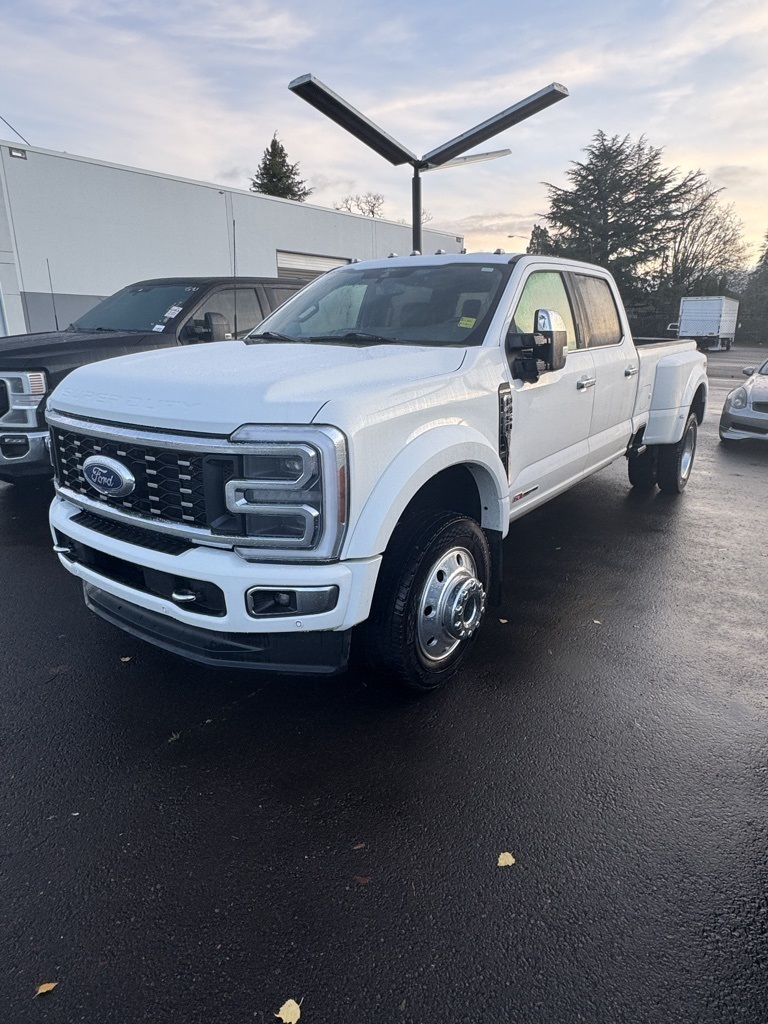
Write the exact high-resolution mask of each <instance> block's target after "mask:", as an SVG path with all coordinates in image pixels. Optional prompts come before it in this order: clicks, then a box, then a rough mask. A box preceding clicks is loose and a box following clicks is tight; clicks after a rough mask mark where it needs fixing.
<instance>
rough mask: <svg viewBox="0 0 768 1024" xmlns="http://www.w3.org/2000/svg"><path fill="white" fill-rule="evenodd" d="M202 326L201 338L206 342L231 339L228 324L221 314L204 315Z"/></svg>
mask: <svg viewBox="0 0 768 1024" xmlns="http://www.w3.org/2000/svg"><path fill="white" fill-rule="evenodd" d="M203 325H204V326H203V337H204V338H205V340H206V341H225V340H226V339H227V338H231V337H232V334H231V331H230V327H229V323H228V321H227V318H226V317H225V316H224V314H223V313H204V314H203Z"/></svg>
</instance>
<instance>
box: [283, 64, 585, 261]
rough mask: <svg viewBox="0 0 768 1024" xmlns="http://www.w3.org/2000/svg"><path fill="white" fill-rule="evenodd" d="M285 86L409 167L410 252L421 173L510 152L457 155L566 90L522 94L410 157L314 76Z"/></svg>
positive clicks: (417, 225)
mask: <svg viewBox="0 0 768 1024" xmlns="http://www.w3.org/2000/svg"><path fill="white" fill-rule="evenodd" d="M288 88H289V89H290V90H291V92H295V93H296V95H297V96H301V98H302V99H303V100H306V101H307V103H309V104H310V105H311V106H313V107H315V108H316V109H317V110H319V111H320V112H321V113H322V114H325V116H326V117H329V118H330V119H331V121H335V122H336V124H338V125H341V127H342V128H345V129H346V130H347V131H348V132H349V133H350V134H351V135H354V136H355V138H356V139H359V140H360V141H361V142H364V143H365V145H366V146H370V148H371V149H372V150H373V151H374V152H375V153H378V154H379V156H383V157H384V159H385V160H388V161H389V162H390V163H391V164H394V165H395V166H396V167H397V166H399V165H400V164H410V165H411V167H413V180H412V183H411V209H412V217H413V228H412V232H413V248H414V251H417V252H420V251H421V174H422V172H424V171H432V170H438V169H441V168H443V167H456V166H460V165H461V166H463V165H464V164H469V163H475V162H476V161H478V160H493V159H495V158H496V157H499V156H507V155H508V154H509V153H510V152H511V150H508V149H506V150H497V151H496V152H494V153H477V154H472V155H470V156H465V157H462V156H461V154H462V153H466V151H467V150H468V149H472V147H473V146H479V145H480V143H481V142H486V141H487V140H488V139H490V138H493V136H494V135H498V133H499V132H503V131H505V130H506V129H507V128H511V127H512V125H514V124H518V123H519V122H520V121H524V120H525V119H526V118H527V117H531V116H532V115H533V114H538V112H539V111H540V110H544V109H545V108H546V107H549V106H551V105H552V104H553V103H557V102H558V101H559V100H563V99H565V97H566V96H567V95H568V90H567V89H566V88H565V86H564V85H559V84H558V83H557V82H553V83H552V84H551V85H548V86H546V87H545V88H544V89H540V90H539V91H538V92H536V93H534V94H533V95H532V96H528V97H527V98H526V99H524V100H520V102H519V103H515V104H514V105H513V106H511V107H507V109H506V110H502V111H501V112H500V113H498V114H495V115H494V116H493V117H489V118H488V120H487V121H483V122H482V124H478V125H475V127H474V128H470V129H469V131H467V132H464V134H463V135H457V136H456V138H455V139H451V140H450V142H446V143H444V144H443V145H442V146H438V147H437V149H433V150H431V151H430V152H429V153H426V154H425V155H424V156H423V157H418V156H416V154H415V153H412V152H411V151H410V150H409V149H406V148H405V146H403V145H401V144H400V143H399V142H398V141H397V140H396V139H393V138H392V136H391V135H387V133H386V132H384V131H382V130H381V128H379V126H378V125H376V124H374V123H373V121H371V120H369V119H368V118H367V117H366V116H365V115H364V114H361V113H360V111H359V110H355V108H354V107H353V106H351V105H350V104H349V103H347V101H346V100H344V99H342V98H341V96H338V95H337V94H336V93H335V92H333V90H332V89H329V88H328V86H327V85H325V84H324V83H323V82H321V81H320V80H319V79H317V78H315V76H314V75H301V77H300V78H294V80H293V81H292V82H291V83H290V85H289V86H288Z"/></svg>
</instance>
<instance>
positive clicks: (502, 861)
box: [498, 853, 515, 868]
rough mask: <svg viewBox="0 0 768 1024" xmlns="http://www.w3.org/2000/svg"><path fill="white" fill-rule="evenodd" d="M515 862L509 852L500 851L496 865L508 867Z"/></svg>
mask: <svg viewBox="0 0 768 1024" xmlns="http://www.w3.org/2000/svg"><path fill="white" fill-rule="evenodd" d="M514 863H515V858H514V857H513V856H512V854H511V853H500V854H499V862H498V866H499V867H500V868H509V867H512V865H513V864H514Z"/></svg>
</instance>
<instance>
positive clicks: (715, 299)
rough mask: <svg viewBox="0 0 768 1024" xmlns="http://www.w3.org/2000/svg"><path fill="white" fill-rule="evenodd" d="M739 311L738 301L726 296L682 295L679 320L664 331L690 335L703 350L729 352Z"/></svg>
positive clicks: (686, 336) (688, 336)
mask: <svg viewBox="0 0 768 1024" xmlns="http://www.w3.org/2000/svg"><path fill="white" fill-rule="evenodd" d="M738 313H739V300H738V299H730V298H728V296H727V295H684V296H683V298H682V299H680V315H679V317H678V321H677V323H675V324H670V325H669V327H667V330H668V331H675V332H676V333H677V336H678V338H692V339H693V340H694V341H695V342H696V345H697V346H698V347H699V348H700V349H701V351H702V352H707V351H711V352H720V351H722V350H723V349H724V350H725V351H727V352H730V350H731V345H733V338H734V335H735V334H736V320H737V317H738Z"/></svg>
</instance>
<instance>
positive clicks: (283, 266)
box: [277, 251, 352, 281]
mask: <svg viewBox="0 0 768 1024" xmlns="http://www.w3.org/2000/svg"><path fill="white" fill-rule="evenodd" d="M351 262H352V261H351V260H345V259H342V258H341V257H339V256H313V255H311V254H309V253H306V252H280V251H278V253H277V276H278V277H294V278H298V279H299V280H302V281H311V280H313V278H315V277H319V276H320V275H321V274H325V273H326V271H328V270H334V269H335V268H336V267H346V265H347V264H348V263H351Z"/></svg>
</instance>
